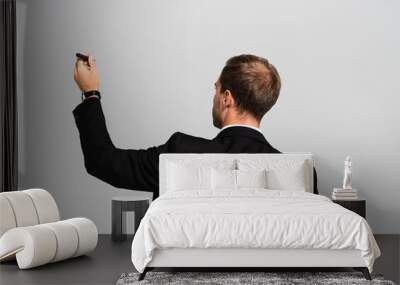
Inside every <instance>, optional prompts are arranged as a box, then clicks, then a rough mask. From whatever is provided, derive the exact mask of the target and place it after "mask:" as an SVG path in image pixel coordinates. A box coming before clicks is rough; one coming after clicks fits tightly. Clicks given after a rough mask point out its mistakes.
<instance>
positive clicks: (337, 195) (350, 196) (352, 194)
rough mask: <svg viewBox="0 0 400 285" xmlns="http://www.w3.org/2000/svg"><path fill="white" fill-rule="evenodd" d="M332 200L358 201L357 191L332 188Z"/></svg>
mask: <svg viewBox="0 0 400 285" xmlns="http://www.w3.org/2000/svg"><path fill="white" fill-rule="evenodd" d="M332 199H334V200H357V199H358V194H357V189H342V188H334V189H333V193H332Z"/></svg>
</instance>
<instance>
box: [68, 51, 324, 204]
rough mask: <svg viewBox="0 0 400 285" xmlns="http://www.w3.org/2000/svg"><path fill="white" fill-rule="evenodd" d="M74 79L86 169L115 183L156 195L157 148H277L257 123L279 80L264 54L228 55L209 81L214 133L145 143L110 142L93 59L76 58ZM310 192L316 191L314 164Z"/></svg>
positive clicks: (205, 150)
mask: <svg viewBox="0 0 400 285" xmlns="http://www.w3.org/2000/svg"><path fill="white" fill-rule="evenodd" d="M74 79H75V82H76V83H77V85H78V86H79V88H80V90H81V91H82V93H83V95H84V96H86V97H84V96H83V97H82V98H85V99H82V100H83V101H82V103H80V104H79V105H78V106H77V107H76V108H75V109H74V110H73V111H72V112H73V115H74V117H75V122H76V125H77V127H78V130H79V136H80V141H81V147H82V151H83V156H84V162H85V167H86V170H87V172H88V173H89V174H91V175H93V176H95V177H97V178H99V179H101V180H103V181H105V182H107V183H109V184H111V185H113V186H115V187H118V188H126V189H134V190H141V191H149V192H153V199H155V198H157V197H158V196H159V173H158V172H159V170H158V163H159V155H160V154H161V153H280V151H278V150H277V149H275V148H274V147H273V146H271V145H270V144H269V143H268V141H267V140H266V139H265V137H264V135H263V134H262V132H261V130H260V129H259V126H260V122H261V119H262V117H263V116H264V115H265V113H267V112H268V111H269V109H271V107H272V106H273V105H274V104H275V102H276V101H277V99H278V96H279V91H280V87H281V81H280V77H279V74H278V72H277V70H276V68H275V67H274V66H273V65H272V64H270V63H269V62H268V60H267V59H265V58H262V57H258V56H255V55H249V54H243V55H239V56H234V57H232V58H230V59H229V60H228V61H227V62H226V65H225V67H224V68H223V70H222V72H221V74H220V77H219V78H218V80H217V81H216V82H215V83H214V85H215V95H214V99H213V109H212V116H213V124H214V126H215V127H216V128H218V129H221V131H220V132H219V133H218V134H217V136H216V137H215V138H213V139H206V138H201V137H196V136H192V135H188V134H184V133H181V132H175V133H173V134H172V135H171V136H170V138H169V139H168V140H167V142H166V143H165V144H162V145H159V146H152V147H149V148H147V149H120V148H117V147H115V146H114V144H113V142H112V140H111V138H110V136H109V134H108V131H107V128H106V122H105V118H104V114H103V110H102V107H101V103H100V100H101V99H100V98H101V97H100V93H99V76H98V72H97V68H96V61H95V59H94V57H93V56H92V55H89V59H88V61H87V62H85V61H83V60H81V59H78V60H77V62H76V64H75V69H74ZM314 193H315V194H318V188H317V176H316V172H315V169H314Z"/></svg>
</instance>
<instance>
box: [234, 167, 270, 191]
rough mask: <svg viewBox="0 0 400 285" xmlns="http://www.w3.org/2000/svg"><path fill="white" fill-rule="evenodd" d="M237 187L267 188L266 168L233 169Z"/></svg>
mask: <svg viewBox="0 0 400 285" xmlns="http://www.w3.org/2000/svg"><path fill="white" fill-rule="evenodd" d="M235 172H236V181H237V188H238V189H240V188H267V187H268V184H267V170H266V169H261V170H257V169H254V170H242V169H238V170H235Z"/></svg>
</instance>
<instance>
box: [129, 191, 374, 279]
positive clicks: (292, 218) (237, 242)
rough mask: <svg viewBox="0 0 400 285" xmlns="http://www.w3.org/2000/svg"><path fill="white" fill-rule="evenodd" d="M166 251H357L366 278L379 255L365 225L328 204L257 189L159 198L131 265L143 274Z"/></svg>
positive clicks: (137, 238) (302, 194)
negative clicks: (158, 252) (159, 252)
mask: <svg viewBox="0 0 400 285" xmlns="http://www.w3.org/2000/svg"><path fill="white" fill-rule="evenodd" d="M168 247H179V248H187V247H197V248H211V247H213V248H224V247H227V248H238V247H240V248H317V249H358V250H360V251H361V256H362V258H363V259H364V260H365V264H366V266H367V267H368V269H369V271H370V272H372V268H373V263H374V260H375V259H376V258H377V257H379V256H380V254H381V253H380V250H379V247H378V245H377V244H376V241H375V239H374V237H373V235H372V231H371V229H370V227H369V225H368V223H367V221H366V220H365V219H364V218H362V217H361V216H359V215H357V214H355V213H353V212H351V211H350V210H347V209H345V208H343V207H341V206H339V205H338V204H335V203H333V202H332V201H331V200H330V199H329V198H327V197H325V196H321V195H316V194H312V193H308V192H300V191H283V190H261V189H247V190H240V191H233V192H230V191H226V192H219V193H218V196H216V193H207V192H202V193H199V192H198V191H178V192H170V193H166V194H163V195H161V196H160V197H158V198H157V199H156V200H154V201H153V202H152V203H151V205H150V207H149V209H148V211H147V213H146V215H145V217H144V218H143V219H142V221H141V223H140V225H139V227H138V229H137V231H136V234H135V236H134V239H133V242H132V252H131V257H132V262H133V265H134V266H135V268H136V269H137V270H138V271H139V272H143V270H144V268H145V267H146V265H147V264H148V263H149V262H150V261H151V260H152V257H153V252H154V249H156V248H158V249H164V248H168Z"/></svg>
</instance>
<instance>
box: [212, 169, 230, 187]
mask: <svg viewBox="0 0 400 285" xmlns="http://www.w3.org/2000/svg"><path fill="white" fill-rule="evenodd" d="M211 189H212V190H218V189H226V190H236V170H234V169H216V168H214V167H213V168H211Z"/></svg>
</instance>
